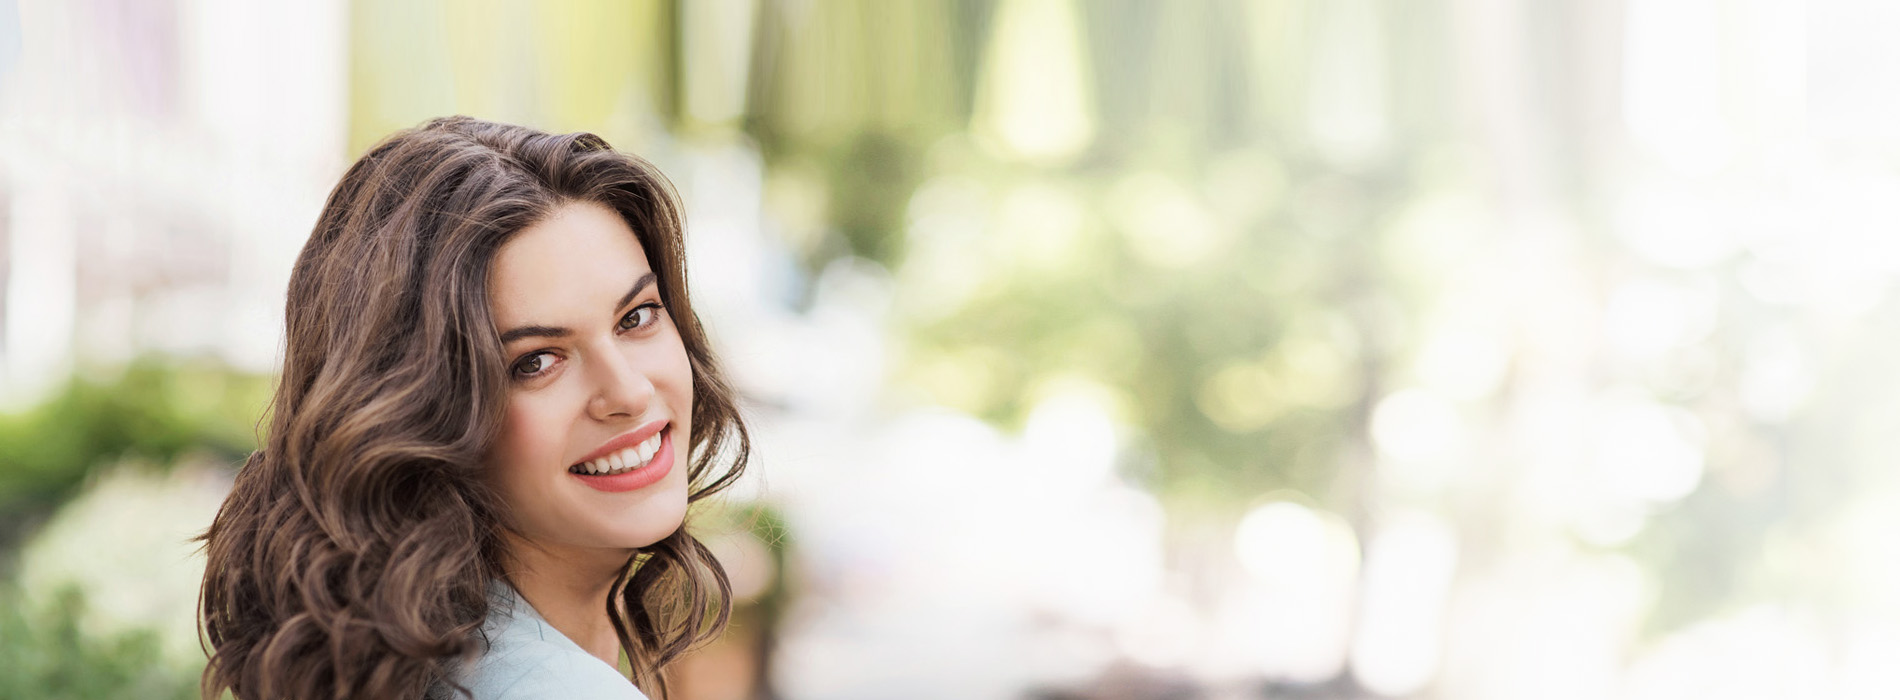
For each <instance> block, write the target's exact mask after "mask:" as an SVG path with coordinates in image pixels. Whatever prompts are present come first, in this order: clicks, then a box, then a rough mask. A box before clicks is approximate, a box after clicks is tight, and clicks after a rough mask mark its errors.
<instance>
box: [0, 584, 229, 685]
mask: <svg viewBox="0 0 1900 700" xmlns="http://www.w3.org/2000/svg"><path fill="white" fill-rule="evenodd" d="M0 598H4V599H5V600H7V601H8V604H7V605H0V697H4V698H10V699H11V700H41V699H45V700H55V699H57V700H80V699H82V698H134V697H136V698H154V699H159V698H176V699H177V700H189V699H190V698H195V697H197V696H198V674H197V672H196V671H195V670H194V669H181V668H176V667H173V666H170V665H167V664H166V663H165V662H164V660H163V658H162V657H161V655H160V651H159V643H158V638H157V636H156V635H154V634H153V633H152V632H151V631H150V630H140V631H137V632H131V633H124V634H117V635H95V634H90V633H88V632H87V631H86V630H84V629H82V627H83V626H82V622H81V621H82V620H83V619H84V618H85V612H86V606H85V596H84V595H83V594H82V593H81V592H80V591H79V590H78V589H76V588H66V589H63V590H61V591H60V592H59V594H58V595H56V596H55V597H54V600H53V601H51V604H49V605H46V606H44V607H38V606H32V605H21V604H18V602H19V601H20V600H21V596H20V594H19V592H18V591H16V590H5V591H3V592H0Z"/></svg>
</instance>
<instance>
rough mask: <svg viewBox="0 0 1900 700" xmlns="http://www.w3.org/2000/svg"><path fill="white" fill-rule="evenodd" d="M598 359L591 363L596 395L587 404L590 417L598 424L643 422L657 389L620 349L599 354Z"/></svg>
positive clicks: (636, 364) (597, 354)
mask: <svg viewBox="0 0 1900 700" xmlns="http://www.w3.org/2000/svg"><path fill="white" fill-rule="evenodd" d="M594 357H595V358H598V359H596V361H594V362H592V363H590V364H592V365H593V367H592V369H593V371H592V372H591V373H590V375H591V376H590V377H589V378H590V379H591V380H592V381H593V382H594V393H593V395H592V396H591V397H589V399H588V402H587V412H588V414H589V415H590V416H592V417H593V418H594V420H599V421H608V420H615V419H624V418H639V417H640V416H641V415H642V414H644V413H646V410H647V403H648V402H650V401H652V399H653V393H654V388H653V382H652V381H650V380H648V379H647V376H646V373H645V372H642V371H641V370H640V367H639V365H638V363H636V362H635V361H634V359H633V358H631V357H628V356H627V353H626V352H624V351H621V350H619V349H617V348H616V349H611V350H607V351H605V352H597V353H595V354H594Z"/></svg>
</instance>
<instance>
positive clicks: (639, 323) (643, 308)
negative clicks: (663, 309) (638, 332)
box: [620, 303, 660, 331]
mask: <svg viewBox="0 0 1900 700" xmlns="http://www.w3.org/2000/svg"><path fill="white" fill-rule="evenodd" d="M659 313H660V305H659V304H652V303H649V304H641V305H640V306H638V307H636V308H634V310H632V311H629V312H627V315H625V316H622V317H620V330H623V331H630V330H634V329H637V328H645V327H647V326H648V325H650V324H652V323H653V319H654V317H656V316H658V315H659Z"/></svg>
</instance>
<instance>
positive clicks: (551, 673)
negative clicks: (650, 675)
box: [444, 584, 646, 700]
mask: <svg viewBox="0 0 1900 700" xmlns="http://www.w3.org/2000/svg"><path fill="white" fill-rule="evenodd" d="M502 586H504V587H505V586H506V584H502ZM501 592H502V593H503V594H502V595H496V596H493V604H491V607H490V610H491V612H490V614H489V617H488V623H487V624H485V625H483V628H482V631H483V633H484V635H485V636H486V637H487V640H488V649H487V651H486V652H485V653H483V654H482V655H481V656H479V657H477V658H475V659H474V660H473V661H471V662H469V663H468V664H467V665H466V666H463V667H462V668H461V669H459V670H458V672H457V673H456V674H455V680H456V681H457V682H458V683H460V684H461V685H462V686H463V687H465V688H467V689H468V690H469V693H470V695H471V696H472V697H473V700H529V699H531V698H575V699H576V700H646V696H645V695H643V694H641V693H640V690H639V689H638V688H635V687H634V686H633V683H632V682H631V681H629V680H627V678H626V677H625V676H622V675H620V672H619V671H618V670H616V669H614V667H612V666H609V665H607V663H606V662H604V661H601V660H600V659H598V658H595V657H594V656H593V655H590V654H588V653H587V652H586V651H583V650H582V649H581V648H580V647H579V646H578V645H576V644H574V642H572V641H570V640H569V639H568V638H567V637H565V636H562V634H561V633H560V631H559V630H556V629H554V627H553V626H551V625H549V624H548V623H547V621H546V620H543V619H541V616H540V615H539V614H536V613H535V612H534V608H532V607H530V606H529V605H528V604H527V603H526V602H525V601H523V600H522V599H521V598H520V597H519V596H517V595H514V591H513V589H505V590H503V591H501ZM444 697H447V696H444Z"/></svg>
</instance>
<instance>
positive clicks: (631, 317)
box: [508, 301, 664, 381]
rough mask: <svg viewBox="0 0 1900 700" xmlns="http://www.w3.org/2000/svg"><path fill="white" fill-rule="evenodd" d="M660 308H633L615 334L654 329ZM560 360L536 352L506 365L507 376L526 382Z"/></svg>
mask: <svg viewBox="0 0 1900 700" xmlns="http://www.w3.org/2000/svg"><path fill="white" fill-rule="evenodd" d="M662 308H664V307H662V306H661V305H660V303H659V302H657V301H649V302H647V303H644V304H641V305H639V306H636V307H633V309H632V310H631V311H628V312H627V315H625V316H621V317H620V320H619V321H616V322H615V323H614V330H615V332H616V333H620V334H626V333H639V332H642V331H645V330H648V329H651V328H653V327H654V325H655V324H657V323H659V322H660V311H661V310H662ZM559 359H560V357H559V355H557V354H556V353H555V351H553V350H536V351H533V352H530V353H528V354H526V355H522V356H521V357H518V358H515V361H514V362H513V363H511V364H509V365H508V375H509V376H510V377H511V378H513V379H514V380H515V381H528V380H531V379H534V378H537V377H540V376H542V375H545V374H547V373H548V371H549V370H550V369H552V368H553V366H554V364H555V363H556V362H558V360H559Z"/></svg>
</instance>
